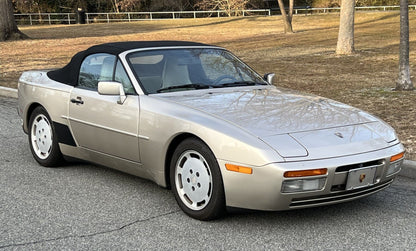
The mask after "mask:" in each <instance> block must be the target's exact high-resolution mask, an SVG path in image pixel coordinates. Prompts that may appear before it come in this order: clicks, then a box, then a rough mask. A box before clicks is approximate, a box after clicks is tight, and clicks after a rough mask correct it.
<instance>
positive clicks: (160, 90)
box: [156, 84, 210, 93]
mask: <svg viewBox="0 0 416 251" xmlns="http://www.w3.org/2000/svg"><path fill="white" fill-rule="evenodd" d="M188 88H193V89H195V90H196V89H208V88H210V86H209V85H204V84H186V85H174V86H168V87H165V88H161V89H159V90H157V91H156V92H157V93H161V92H164V91H170V90H175V89H188Z"/></svg>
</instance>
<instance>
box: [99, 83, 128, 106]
mask: <svg viewBox="0 0 416 251" xmlns="http://www.w3.org/2000/svg"><path fill="white" fill-rule="evenodd" d="M98 94H100V95H113V96H115V95H119V96H120V98H119V100H118V101H117V103H118V104H120V105H122V104H123V103H124V101H126V98H127V97H126V94H125V93H124V88H123V85H122V84H121V83H119V82H111V81H102V82H98Z"/></svg>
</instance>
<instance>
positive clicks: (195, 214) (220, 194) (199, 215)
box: [170, 138, 225, 220]
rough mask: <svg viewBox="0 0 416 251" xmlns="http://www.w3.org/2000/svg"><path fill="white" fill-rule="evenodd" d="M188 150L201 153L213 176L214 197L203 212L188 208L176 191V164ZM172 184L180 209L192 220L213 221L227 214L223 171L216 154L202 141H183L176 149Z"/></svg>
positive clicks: (172, 169) (171, 169)
mask: <svg viewBox="0 0 416 251" xmlns="http://www.w3.org/2000/svg"><path fill="white" fill-rule="evenodd" d="M187 150H194V151H197V152H198V153H200V154H201V155H202V156H203V157H204V159H205V160H206V161H207V163H208V165H209V169H210V172H211V175H212V195H211V198H210V201H209V202H208V204H207V205H206V206H205V207H204V208H203V209H201V210H193V209H190V208H188V207H187V206H186V205H185V204H184V203H183V202H182V200H181V198H180V197H179V194H178V191H177V189H176V177H175V171H176V170H175V169H176V163H177V161H178V159H179V157H180V156H181V155H182V153H184V152H185V151H187ZM170 183H171V187H172V191H173V193H174V195H175V199H176V201H177V202H178V204H179V206H180V208H181V209H182V210H183V211H184V212H185V213H186V214H187V215H189V216H191V217H192V218H195V219H198V220H213V219H217V218H219V217H221V216H222V215H223V214H224V213H225V195H224V185H223V181H222V175H221V171H220V168H219V166H218V162H217V160H216V158H215V156H214V154H213V153H212V151H211V150H210V149H209V147H208V146H207V145H206V144H205V143H203V142H202V141H200V140H198V139H195V138H189V139H186V140H184V141H182V142H181V143H180V144H179V145H178V147H177V148H176V149H175V152H174V153H173V157H172V161H171V164H170Z"/></svg>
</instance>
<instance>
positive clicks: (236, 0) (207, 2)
mask: <svg viewBox="0 0 416 251" xmlns="http://www.w3.org/2000/svg"><path fill="white" fill-rule="evenodd" d="M248 2H249V1H248V0H201V1H199V2H198V3H197V4H195V7H198V8H201V9H203V10H223V11H225V12H226V13H227V15H228V16H229V17H230V16H232V15H233V13H234V15H237V14H238V12H236V11H238V10H244V9H245V8H246V6H247V3H248Z"/></svg>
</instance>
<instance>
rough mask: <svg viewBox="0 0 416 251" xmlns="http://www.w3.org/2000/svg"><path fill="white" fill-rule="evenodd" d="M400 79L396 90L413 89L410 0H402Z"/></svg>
mask: <svg viewBox="0 0 416 251" xmlns="http://www.w3.org/2000/svg"><path fill="white" fill-rule="evenodd" d="M399 50H400V53H399V54H400V56H399V79H398V81H397V83H396V90H400V91H401V90H413V89H414V87H413V83H412V80H411V79H410V66H409V1H408V0H400V49H399Z"/></svg>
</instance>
